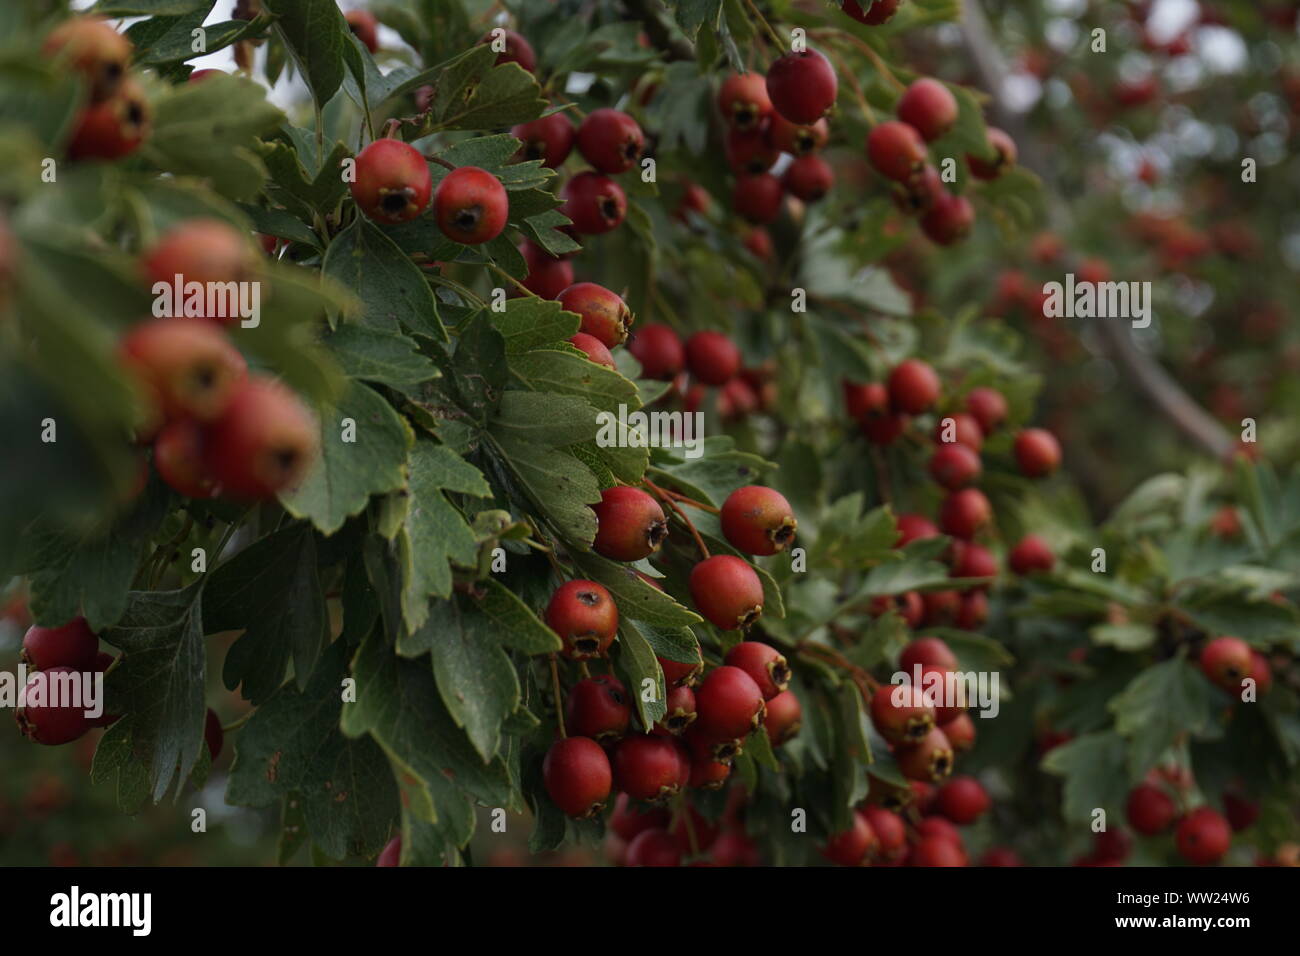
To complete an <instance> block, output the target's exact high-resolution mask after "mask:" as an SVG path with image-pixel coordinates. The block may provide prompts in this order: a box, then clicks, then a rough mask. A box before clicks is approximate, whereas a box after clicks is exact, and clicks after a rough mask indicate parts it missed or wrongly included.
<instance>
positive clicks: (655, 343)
mask: <svg viewBox="0 0 1300 956" xmlns="http://www.w3.org/2000/svg"><path fill="white" fill-rule="evenodd" d="M627 350H628V351H629V352H631V353H632V355H633V356H634V357H635V358H636V360H637V361H638V362H640V363H641V374H642V375H643V376H645V377H646V378H652V379H655V380H657V381H660V382H669V381H672V380H673V379H674V378H676V377H677V375H678V373H679V372H681V370H682V369H683V368H685V366H686V347H685V346H684V345H682V340H681V337H680V336H679V335H678V334H677V332H676V331H675V330H674V329H673V328H672V326H669V325H664V324H663V323H661V322H652V323H650V324H649V325H646V326H642V327H641V328H639V329H637V331H636V332H635V333H633V335H632V337H631V338H630V339H629V340H628V343H627Z"/></svg>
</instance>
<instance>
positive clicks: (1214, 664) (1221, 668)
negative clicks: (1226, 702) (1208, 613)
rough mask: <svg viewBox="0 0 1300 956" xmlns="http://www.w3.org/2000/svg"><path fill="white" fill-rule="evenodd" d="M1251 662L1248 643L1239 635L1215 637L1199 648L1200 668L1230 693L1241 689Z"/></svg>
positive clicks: (1248, 674) (1249, 670)
mask: <svg viewBox="0 0 1300 956" xmlns="http://www.w3.org/2000/svg"><path fill="white" fill-rule="evenodd" d="M1253 663H1254V661H1253V659H1252V657H1251V650H1250V645H1249V644H1247V643H1246V642H1245V641H1243V640H1242V639H1241V638H1239V637H1216V638H1215V639H1214V640H1212V641H1210V642H1209V643H1208V644H1206V645H1205V647H1204V648H1203V649H1202V650H1201V670H1203V671H1204V672H1205V676H1206V677H1208V678H1209V679H1210V680H1211V681H1212V682H1213V683H1214V684H1216V685H1218V686H1219V687H1222V688H1223V689H1224V690H1226V691H1227V692H1228V693H1230V694H1235V693H1238V692H1239V691H1240V690H1241V682H1242V680H1244V679H1245V678H1247V677H1249V676H1250V672H1251V669H1252V666H1253Z"/></svg>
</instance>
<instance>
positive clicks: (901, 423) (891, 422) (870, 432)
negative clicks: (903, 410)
mask: <svg viewBox="0 0 1300 956" xmlns="http://www.w3.org/2000/svg"><path fill="white" fill-rule="evenodd" d="M881 387H882V388H883V386H881ZM908 421H909V419H908V416H906V415H901V414H897V415H896V414H892V413H888V412H886V413H882V414H871V415H868V416H867V417H866V418H864V419H862V424H861V427H862V433H863V434H864V435H866V437H867V441H869V442H871V443H872V444H874V445H892V444H893V443H894V442H895V441H897V440H898V437H899V436H900V435H902V434H903V431H904V429H906V428H907V423H908Z"/></svg>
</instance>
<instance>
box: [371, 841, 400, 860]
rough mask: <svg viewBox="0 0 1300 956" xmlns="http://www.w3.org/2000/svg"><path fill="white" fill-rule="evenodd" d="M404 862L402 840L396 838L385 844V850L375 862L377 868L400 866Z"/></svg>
mask: <svg viewBox="0 0 1300 956" xmlns="http://www.w3.org/2000/svg"><path fill="white" fill-rule="evenodd" d="M401 861H402V838H401V837H400V836H395V837H393V838H392V839H391V840H389V841H388V842H387V843H386V844H384V848H383V849H382V850H380V851H379V859H377V860H376V861H375V866H400V865H401Z"/></svg>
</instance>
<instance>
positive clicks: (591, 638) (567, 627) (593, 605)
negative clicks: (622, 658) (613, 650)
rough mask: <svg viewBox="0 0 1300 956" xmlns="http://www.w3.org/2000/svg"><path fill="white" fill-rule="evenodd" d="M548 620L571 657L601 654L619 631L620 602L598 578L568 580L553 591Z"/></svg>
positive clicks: (581, 659)
mask: <svg viewBox="0 0 1300 956" xmlns="http://www.w3.org/2000/svg"><path fill="white" fill-rule="evenodd" d="M546 623H547V626H549V627H550V629H551V630H553V631H554V632H555V633H556V634H558V635H560V640H562V641H563V642H564V650H563V652H562V653H563V654H564V656H565V657H567V658H569V659H570V660H575V661H584V660H590V659H591V658H593V657H601V656H603V655H604V653H605V652H606V651H607V650H609V645H610V644H612V643H614V634H615V633H616V632H617V631H618V606H617V605H616V604H615V603H614V599H613V598H612V597H610V596H609V592H608V591H606V590H605V588H604V587H603V586H602V585H600V584H597V583H596V582H595V581H583V580H576V581H566V582H565V583H564V584H562V585H560V587H559V588H557V589H556V591H555V593H554V594H552V595H551V601H550V603H549V604H548V605H547V606H546Z"/></svg>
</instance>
